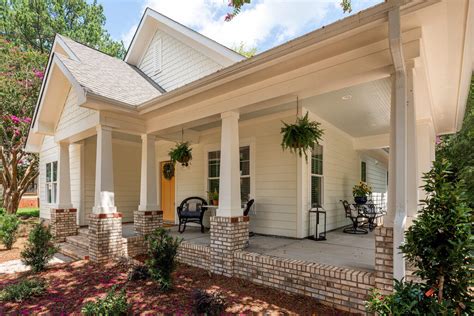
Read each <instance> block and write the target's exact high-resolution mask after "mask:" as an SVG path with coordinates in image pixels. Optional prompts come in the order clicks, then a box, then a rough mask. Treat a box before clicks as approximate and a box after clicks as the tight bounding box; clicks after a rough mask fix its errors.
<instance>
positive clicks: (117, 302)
mask: <svg viewBox="0 0 474 316" xmlns="http://www.w3.org/2000/svg"><path fill="white" fill-rule="evenodd" d="M129 308H130V306H129V305H128V302H127V296H126V294H125V289H122V290H121V291H120V292H118V293H117V290H116V286H114V287H112V288H111V289H110V291H108V292H107V295H106V296H105V298H103V299H100V298H99V299H97V300H96V301H95V302H87V303H86V304H85V305H84V306H83V307H82V309H81V312H82V313H83V314H84V315H86V316H89V315H90V316H95V315H101V316H108V315H110V316H112V315H113V316H118V315H127V314H128V311H129Z"/></svg>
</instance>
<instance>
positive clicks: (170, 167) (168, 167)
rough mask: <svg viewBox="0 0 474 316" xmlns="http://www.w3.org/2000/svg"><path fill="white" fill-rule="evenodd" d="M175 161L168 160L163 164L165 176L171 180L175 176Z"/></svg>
mask: <svg viewBox="0 0 474 316" xmlns="http://www.w3.org/2000/svg"><path fill="white" fill-rule="evenodd" d="M174 171H175V170H174V163H173V162H167V163H165V164H164V165H163V177H164V178H165V179H167V180H171V179H172V178H173V177H174Z"/></svg>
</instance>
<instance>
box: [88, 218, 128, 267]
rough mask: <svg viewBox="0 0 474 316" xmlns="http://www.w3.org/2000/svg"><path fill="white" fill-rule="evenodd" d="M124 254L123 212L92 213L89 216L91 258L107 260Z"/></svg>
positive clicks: (100, 260) (98, 260)
mask: <svg viewBox="0 0 474 316" xmlns="http://www.w3.org/2000/svg"><path fill="white" fill-rule="evenodd" d="M122 254H123V240H122V214H121V213H111V214H105V213H102V214H91V215H90V217H89V258H90V260H91V261H93V262H105V261H108V260H111V259H114V258H118V257H120V256H122Z"/></svg>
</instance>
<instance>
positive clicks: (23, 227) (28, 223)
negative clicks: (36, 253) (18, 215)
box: [0, 218, 38, 263]
mask: <svg viewBox="0 0 474 316" xmlns="http://www.w3.org/2000/svg"><path fill="white" fill-rule="evenodd" d="M37 222H38V219H37V218H27V219H22V220H21V224H20V228H19V229H18V239H17V240H16V241H15V243H14V244H13V247H12V249H10V250H8V249H6V248H5V247H4V246H3V245H1V244H0V263H2V262H6V261H10V260H15V259H20V253H21V251H22V250H23V247H24V246H25V243H26V240H27V237H28V234H29V233H30V231H31V229H32V228H33V226H34V224H35V223H37Z"/></svg>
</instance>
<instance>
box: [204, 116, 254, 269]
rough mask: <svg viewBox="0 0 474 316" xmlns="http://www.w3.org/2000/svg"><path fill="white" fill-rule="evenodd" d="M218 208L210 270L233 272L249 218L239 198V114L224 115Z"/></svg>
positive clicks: (213, 230)
mask: <svg viewBox="0 0 474 316" xmlns="http://www.w3.org/2000/svg"><path fill="white" fill-rule="evenodd" d="M221 119H222V129H221V160H220V178H219V208H218V210H217V216H213V217H211V245H210V255H211V272H213V273H216V274H221V275H226V276H232V275H233V265H234V252H235V251H238V250H242V249H243V248H244V247H245V245H246V244H247V243H248V240H249V218H248V216H243V213H242V209H241V200H240V150H239V113H237V112H225V113H222V114H221Z"/></svg>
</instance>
